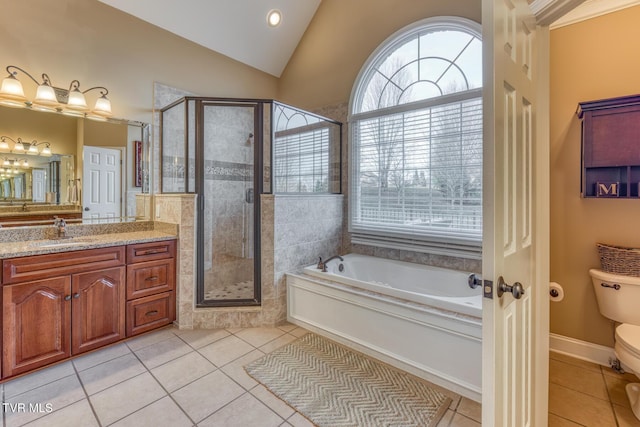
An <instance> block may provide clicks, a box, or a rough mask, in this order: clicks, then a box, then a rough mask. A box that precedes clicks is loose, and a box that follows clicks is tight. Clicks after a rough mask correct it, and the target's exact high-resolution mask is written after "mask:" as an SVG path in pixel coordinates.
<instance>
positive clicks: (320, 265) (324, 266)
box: [318, 255, 344, 273]
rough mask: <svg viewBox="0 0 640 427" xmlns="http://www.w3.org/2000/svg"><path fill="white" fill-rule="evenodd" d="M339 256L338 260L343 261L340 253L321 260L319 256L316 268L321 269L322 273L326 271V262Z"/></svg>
mask: <svg viewBox="0 0 640 427" xmlns="http://www.w3.org/2000/svg"><path fill="white" fill-rule="evenodd" d="M336 258H339V259H340V261H344V258H342V257H341V256H340V255H334V256H332V257H331V258H329V259H328V260H326V261H324V262H322V258H320V262H318V269H319V270H321V271H322V272H323V273H326V272H327V264H328V263H329V261H331V260H333V259H336Z"/></svg>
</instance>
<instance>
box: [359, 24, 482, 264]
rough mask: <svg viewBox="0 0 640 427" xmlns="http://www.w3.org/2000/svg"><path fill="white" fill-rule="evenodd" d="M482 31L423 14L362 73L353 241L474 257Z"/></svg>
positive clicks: (478, 222)
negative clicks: (425, 18)
mask: <svg viewBox="0 0 640 427" xmlns="http://www.w3.org/2000/svg"><path fill="white" fill-rule="evenodd" d="M480 31H481V27H480V25H479V24H477V23H475V22H472V21H469V20H466V19H462V18H454V17H439V18H430V19H427V20H423V21H420V22H418V23H416V24H414V25H411V26H409V27H407V28H405V29H403V30H401V31H399V32H398V33H396V34H395V35H393V36H392V37H390V38H389V39H388V40H387V41H385V42H384V43H383V44H382V45H381V46H380V47H379V48H378V49H377V51H376V52H374V53H373V55H371V57H370V58H369V60H368V61H367V63H366V64H365V65H364V67H363V68H362V70H361V71H360V75H359V76H358V78H357V80H356V83H355V86H354V89H353V93H352V97H351V106H350V113H351V114H350V119H349V122H350V129H351V138H350V142H351V164H350V166H351V167H350V191H349V197H350V198H349V201H350V202H349V206H350V214H349V231H350V232H351V238H352V242H353V243H363V244H370V245H377V246H385V247H394V248H401V249H411V250H421V251H425V252H434V253H441V254H450V255H458V256H467V257H477V256H479V254H480V251H481V244H482V243H481V242H482V41H481V38H480Z"/></svg>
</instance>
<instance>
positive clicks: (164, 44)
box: [0, 0, 277, 123]
mask: <svg viewBox="0 0 640 427" xmlns="http://www.w3.org/2000/svg"><path fill="white" fill-rule="evenodd" d="M0 52H1V53H2V54H1V56H0V58H1V60H2V61H3V62H2V63H1V64H0V66H1V67H2V68H4V67H6V66H7V65H16V66H18V67H21V68H24V69H25V70H26V71H28V72H29V73H31V74H32V75H33V76H34V77H36V78H37V79H39V78H40V75H41V74H42V73H47V74H48V75H49V77H50V78H51V80H52V82H53V84H54V86H60V87H65V88H67V87H68V85H69V83H70V82H71V80H73V79H77V80H79V81H80V83H81V88H82V89H88V88H90V87H92V86H106V87H107V88H108V89H109V98H110V99H111V103H112V108H113V112H114V116H116V117H123V118H127V119H132V120H140V121H144V122H147V123H150V122H151V120H152V117H151V109H152V106H153V99H152V94H153V82H154V81H158V82H161V83H164V84H167V85H171V86H174V87H178V88H181V89H184V90H187V91H189V92H192V93H197V94H201V95H208V96H225V97H265V98H272V97H275V95H276V89H277V80H276V78H275V77H273V76H271V75H268V74H266V73H263V72H260V71H258V70H256V69H254V68H251V67H248V66H246V65H244V64H241V63H239V62H237V61H234V60H231V59H229V58H228V57H225V56H223V55H220V54H218V53H214V52H213V51H211V50H208V49H205V48H203V47H201V46H199V45H196V44H195V43H191V42H188V41H186V40H185V39H183V38H180V37H178V36H175V35H173V34H170V33H168V32H166V31H163V30H161V29H159V28H158V27H155V26H153V25H151V24H147V23H146V22H143V21H141V20H139V19H136V18H133V17H132V16H130V15H127V14H125V13H124V12H120V11H118V10H116V9H114V8H111V7H109V6H107V5H105V4H103V3H100V2H98V1H96V0H90V1H87V0H56V1H51V0H24V1H4V2H3V4H2V13H0ZM3 73H4V70H3ZM2 78H4V75H3V76H2ZM20 79H21V81H22V82H23V86H24V88H25V91H26V92H30V93H32V94H33V93H35V88H36V86H35V84H34V83H32V82H31V83H30V82H29V80H28V78H23V77H21V78H20ZM96 95H98V93H97V91H92V92H90V93H89V94H87V98H88V99H87V101H88V102H89V103H92V102H95V99H96V98H95V97H96ZM27 96H30V95H29V94H27Z"/></svg>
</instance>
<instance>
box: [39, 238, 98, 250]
mask: <svg viewBox="0 0 640 427" xmlns="http://www.w3.org/2000/svg"><path fill="white" fill-rule="evenodd" d="M90 242H91V240H73V239H66V240H51V241H48V242H34V243H32V246H37V247H39V248H61V247H66V246H79V245H86V244H87V243H90Z"/></svg>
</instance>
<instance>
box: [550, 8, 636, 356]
mask: <svg viewBox="0 0 640 427" xmlns="http://www.w3.org/2000/svg"><path fill="white" fill-rule="evenodd" d="M638 22H640V7H634V8H629V9H624V10H622V11H619V12H615V13H611V14H608V15H604V16H601V17H598V18H595V19H591V20H588V21H584V22H581V23H578V24H574V25H570V26H567V27H562V28H559V29H556V30H553V31H551V70H552V71H551V132H550V137H551V280H552V281H556V282H559V283H560V284H562V286H563V287H564V290H565V299H564V300H563V301H562V302H559V303H551V332H553V333H556V334H560V335H564V336H568V337H573V338H576V339H579V340H584V341H588V342H592V343H597V344H601V345H606V346H613V326H612V322H611V321H609V320H608V319H606V318H604V317H602V316H601V315H600V313H599V311H598V306H597V303H596V300H595V295H594V292H593V287H592V285H591V279H590V276H589V273H588V271H589V269H590V268H599V267H600V261H599V258H598V255H597V251H596V246H595V244H596V242H607V243H612V244H618V245H630V246H635V247H640V231H638V230H639V228H638V226H637V224H638V220H639V219H640V200H637V199H636V200H611V199H608V200H603V199H582V198H580V121H579V120H578V119H577V117H576V116H575V111H576V107H577V104H578V102H582V101H591V100H597V99H604V98H612V97H616V96H622V95H632V94H637V93H640V83H639V80H638V76H639V75H640V56H639V55H638V54H637V48H636V47H637V40H640V26H639V25H638ZM638 307H639V308H638V309H640V303H639V305H638Z"/></svg>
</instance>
